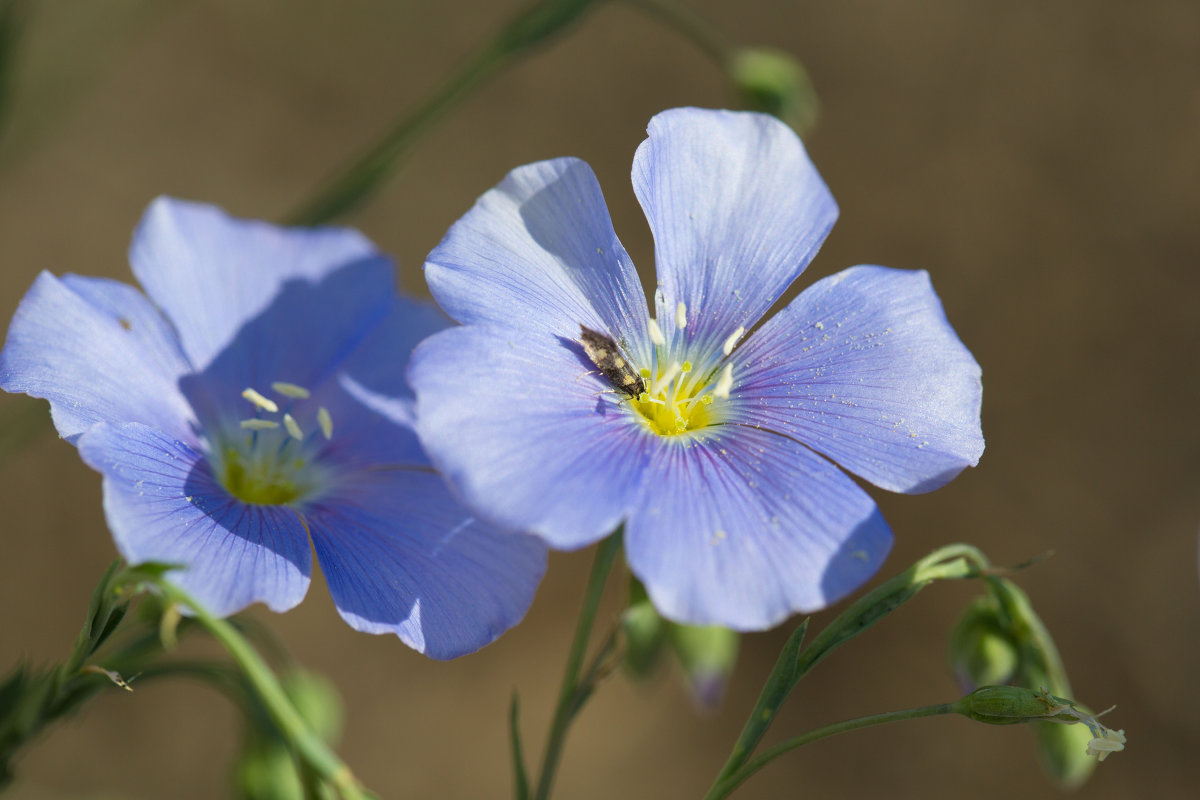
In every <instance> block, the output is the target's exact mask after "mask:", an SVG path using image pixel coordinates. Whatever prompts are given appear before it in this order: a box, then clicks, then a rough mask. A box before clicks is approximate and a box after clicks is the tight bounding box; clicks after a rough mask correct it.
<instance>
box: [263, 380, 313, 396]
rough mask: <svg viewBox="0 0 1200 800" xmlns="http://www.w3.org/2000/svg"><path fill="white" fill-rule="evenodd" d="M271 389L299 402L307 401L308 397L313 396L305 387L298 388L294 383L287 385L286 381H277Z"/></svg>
mask: <svg viewBox="0 0 1200 800" xmlns="http://www.w3.org/2000/svg"><path fill="white" fill-rule="evenodd" d="M271 388H272V389H274V390H275V391H277V392H279V393H280V394H281V395H283V396H284V397H294V398H296V399H297V400H307V399H308V396H309V395H310V394H312V392H310V391H308V389H305V388H304V387H303V386H297V385H296V384H294V383H287V382H286V381H275V382H274V383H272V384H271Z"/></svg>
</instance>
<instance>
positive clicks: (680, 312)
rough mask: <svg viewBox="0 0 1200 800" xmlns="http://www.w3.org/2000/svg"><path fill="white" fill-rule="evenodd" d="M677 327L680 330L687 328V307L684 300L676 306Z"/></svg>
mask: <svg viewBox="0 0 1200 800" xmlns="http://www.w3.org/2000/svg"><path fill="white" fill-rule="evenodd" d="M675 327H676V328H679V330H683V329H684V328H686V327H687V306H685V305H684V304H683V301H682V300H680V301H679V304H678V305H676V306H675Z"/></svg>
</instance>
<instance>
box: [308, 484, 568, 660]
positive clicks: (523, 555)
mask: <svg viewBox="0 0 1200 800" xmlns="http://www.w3.org/2000/svg"><path fill="white" fill-rule="evenodd" d="M305 518H306V519H307V521H308V525H309V529H310V531H311V532H312V538H313V544H314V545H315V547H316V551H317V558H318V559H319V560H320V562H321V570H322V571H323V572H324V574H325V580H326V581H327V582H328V583H329V590H330V592H331V593H332V594H333V600H334V603H335V604H336V605H337V608H338V612H339V613H340V614H341V615H342V618H343V619H345V620H346V622H347V623H349V625H350V626H351V627H352V628H354V629H356V630H360V631H365V632H367V633H394V634H396V635H397V636H399V637H400V639H401V640H402V641H403V642H404V643H405V644H407V645H408V646H409V647H412V648H414V649H415V650H418V651H419V652H422V653H424V654H425V655H428V656H430V657H432V658H438V659H447V658H456V657H457V656H461V655H465V654H467V653H471V652H474V651H475V650H478V649H479V648H481V647H483V646H484V645H486V644H489V643H490V642H492V641H494V640H495V639H496V638H497V637H499V636H500V634H502V633H504V631H506V630H508V629H509V628H510V627H512V626H513V625H515V624H517V623H518V622H520V621H521V619H522V617H524V616H525V612H526V611H527V610H528V608H529V604H530V603H531V602H532V601H533V594H534V590H535V589H536V588H537V585H538V582H539V581H540V580H541V578H542V573H543V572H544V571H545V568H546V548H545V545H543V544H542V543H541V542H540V541H539V540H538V539H536V538H534V537H532V536H524V535H521V534H514V533H506V532H502V531H499V530H497V529H495V528H493V527H491V526H489V525H487V524H485V523H483V522H480V521H478V520H476V519H474V518H473V517H472V516H471V515H470V514H468V512H467V511H465V510H464V509H463V508H462V506H460V505H459V504H458V503H456V502H455V501H454V499H453V498H452V497H451V496H450V493H449V491H448V490H447V488H446V486H445V484H444V483H443V482H442V480H441V478H439V477H438V476H437V475H435V474H432V473H431V472H424V471H413V470H399V471H391V472H374V473H364V474H360V475H354V476H349V477H348V479H347V480H346V482H345V484H344V486H343V487H342V488H341V489H339V490H338V491H337V493H336V494H335V495H334V496H332V497H330V498H328V499H325V500H322V501H320V502H318V503H315V504H312V505H310V506H309V507H308V508H306V510H305Z"/></svg>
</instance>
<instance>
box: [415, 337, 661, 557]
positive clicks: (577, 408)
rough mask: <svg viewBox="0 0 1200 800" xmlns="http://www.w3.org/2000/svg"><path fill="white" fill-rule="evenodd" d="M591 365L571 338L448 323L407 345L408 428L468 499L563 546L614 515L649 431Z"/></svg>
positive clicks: (590, 536)
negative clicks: (413, 413) (411, 420)
mask: <svg viewBox="0 0 1200 800" xmlns="http://www.w3.org/2000/svg"><path fill="white" fill-rule="evenodd" d="M589 368H590V365H589V364H588V363H587V360H586V358H585V357H584V355H583V353H582V351H580V350H579V347H578V345H577V344H575V343H574V342H571V341H569V340H566V339H558V338H555V337H552V336H550V335H547V334H543V333H533V332H520V331H516V330H513V329H509V328H495V327H489V326H482V325H471V326H467V327H460V328H451V329H450V330H447V331H443V332H441V333H437V334H434V335H433V336H432V337H430V338H429V339H426V340H425V341H424V342H423V343H421V344H420V345H419V346H418V347H417V349H416V350H415V351H414V352H413V355H412V361H411V363H410V366H409V372H408V379H409V383H410V384H411V385H412V387H413V389H414V391H415V392H416V395H417V432H418V433H419V434H420V437H421V441H422V442H423V443H424V445H425V449H426V451H427V452H428V453H429V456H430V457H431V458H432V460H433V463H434V465H436V466H437V468H438V469H439V471H441V472H442V474H443V475H445V476H446V477H447V480H449V482H450V484H451V485H452V486H454V487H455V488H456V489H457V491H458V494H459V496H460V497H461V498H462V500H463V502H464V503H465V504H466V505H467V507H468V508H470V509H472V510H473V511H475V512H476V513H478V514H479V515H480V516H481V517H484V518H486V519H489V520H491V521H493V522H495V523H497V524H499V525H501V526H502V527H505V528H508V529H511V530H522V531H529V532H530V533H534V534H536V535H538V536H541V537H542V538H543V539H545V540H546V542H548V543H549V544H550V545H551V546H552V547H558V548H563V549H571V548H576V547H582V546H584V545H586V544H589V543H591V542H594V541H597V540H599V539H601V538H603V537H604V536H606V535H607V534H609V533H610V532H612V530H613V529H614V528H615V527H616V526H617V525H618V524H619V523H620V522H621V520H622V519H623V518H624V517H625V514H626V512H627V511H628V510H629V509H630V508H631V507H632V505H633V502H634V499H635V497H636V495H637V492H638V489H639V486H640V484H641V480H642V473H643V469H644V466H645V463H646V458H647V449H646V443H647V441H648V439H649V437H650V434H648V433H646V432H645V429H644V427H643V426H641V425H639V424H638V423H637V422H636V421H635V420H634V418H633V417H632V416H631V414H630V413H629V411H628V410H627V408H625V407H622V406H621V405H619V402H620V399H621V397H623V395H617V394H616V393H615V392H613V391H612V390H611V388H610V387H609V386H608V384H607V383H606V382H605V381H604V379H603V378H601V377H599V376H597V375H596V374H595V373H594V372H592V371H591V370H590V369H589Z"/></svg>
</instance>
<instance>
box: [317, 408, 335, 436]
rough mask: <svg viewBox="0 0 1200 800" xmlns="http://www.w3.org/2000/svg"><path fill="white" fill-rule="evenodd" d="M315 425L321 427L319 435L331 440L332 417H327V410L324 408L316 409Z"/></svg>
mask: <svg viewBox="0 0 1200 800" xmlns="http://www.w3.org/2000/svg"><path fill="white" fill-rule="evenodd" d="M317 424H318V425H320V426H321V433H323V434H324V435H325V438H326V439H332V438H333V417H331V416H329V409H327V408H325V406H321V407H320V408H318V409H317Z"/></svg>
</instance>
